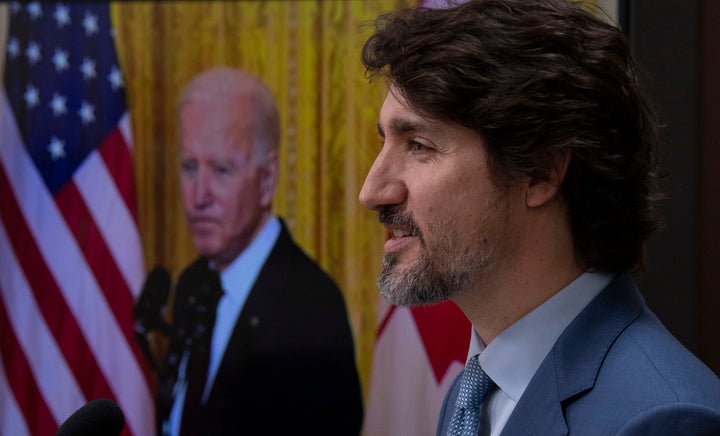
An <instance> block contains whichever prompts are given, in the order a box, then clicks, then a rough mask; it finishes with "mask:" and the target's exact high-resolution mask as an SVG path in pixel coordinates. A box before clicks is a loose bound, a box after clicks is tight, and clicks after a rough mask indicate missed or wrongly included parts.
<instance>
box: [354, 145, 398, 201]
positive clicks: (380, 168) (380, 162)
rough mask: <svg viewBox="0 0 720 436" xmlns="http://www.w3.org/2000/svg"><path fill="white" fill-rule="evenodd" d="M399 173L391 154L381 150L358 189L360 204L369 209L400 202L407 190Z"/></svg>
mask: <svg viewBox="0 0 720 436" xmlns="http://www.w3.org/2000/svg"><path fill="white" fill-rule="evenodd" d="M401 175H402V172H401V170H400V168H398V166H396V165H393V163H392V158H391V156H390V155H389V154H388V153H387V152H386V151H385V150H383V151H381V152H380V154H379V155H378V156H377V158H376V159H375V162H373V164H372V167H370V171H369V172H368V174H367V177H365V183H363V186H362V189H360V195H359V197H358V200H359V201H360V204H362V205H363V206H365V207H366V208H368V209H370V210H377V209H378V208H380V207H382V206H387V205H396V204H402V203H403V202H404V201H405V197H406V196H407V190H406V187H405V184H404V183H403V181H402V177H401Z"/></svg>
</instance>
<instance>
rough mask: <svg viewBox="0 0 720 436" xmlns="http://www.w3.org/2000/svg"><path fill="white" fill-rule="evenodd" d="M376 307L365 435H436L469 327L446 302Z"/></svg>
mask: <svg viewBox="0 0 720 436" xmlns="http://www.w3.org/2000/svg"><path fill="white" fill-rule="evenodd" d="M380 301H381V303H380V308H379V316H378V320H379V324H378V333H377V338H376V340H375V353H374V355H373V364H372V374H371V378H370V387H369V393H368V400H367V408H366V409H367V410H366V413H365V427H364V434H365V435H366V436H386V435H387V436H398V435H413V436H423V435H428V436H432V435H435V431H436V428H437V420H438V416H439V414H440V407H441V406H442V402H443V399H444V398H445V393H446V392H447V391H448V388H449V387H450V384H451V383H452V381H453V380H454V379H455V377H456V376H457V375H458V373H459V372H460V370H462V368H463V366H464V365H465V359H466V357H467V350H468V345H469V343H470V332H471V326H470V322H469V321H468V320H467V318H465V315H464V314H463V313H462V312H461V311H460V309H458V307H457V306H456V305H455V304H454V303H451V302H445V303H441V304H438V305H434V306H420V307H413V308H406V307H399V306H394V305H391V304H389V303H387V302H386V301H385V300H384V299H382V298H381V300H380Z"/></svg>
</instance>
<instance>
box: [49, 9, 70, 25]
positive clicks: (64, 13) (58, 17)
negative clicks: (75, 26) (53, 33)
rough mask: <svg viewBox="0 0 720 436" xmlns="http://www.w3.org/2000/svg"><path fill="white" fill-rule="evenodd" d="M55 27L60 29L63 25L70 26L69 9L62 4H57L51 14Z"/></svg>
mask: <svg viewBox="0 0 720 436" xmlns="http://www.w3.org/2000/svg"><path fill="white" fill-rule="evenodd" d="M53 17H54V18H55V22H56V23H57V26H58V27H60V28H62V27H63V26H65V25H68V24H70V9H68V7H67V6H65V5H63V4H58V5H57V7H56V8H55V13H54V14H53Z"/></svg>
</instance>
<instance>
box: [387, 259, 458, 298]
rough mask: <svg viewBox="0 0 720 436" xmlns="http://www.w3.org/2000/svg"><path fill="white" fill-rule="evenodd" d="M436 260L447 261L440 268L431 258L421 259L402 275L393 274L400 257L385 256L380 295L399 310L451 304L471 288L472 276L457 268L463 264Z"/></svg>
mask: <svg viewBox="0 0 720 436" xmlns="http://www.w3.org/2000/svg"><path fill="white" fill-rule="evenodd" d="M434 258H435V259H443V261H442V262H440V263H441V264H440V265H438V264H437V263H436V262H433V261H432V259H430V256H427V255H421V256H420V259H419V260H418V261H417V262H415V263H414V264H413V265H412V266H410V267H409V268H408V270H407V271H405V272H403V273H398V272H393V271H392V268H393V266H394V265H395V264H396V263H397V254H395V253H388V254H385V256H384V257H383V268H382V271H381V272H380V277H379V278H378V282H377V285H378V290H379V291H380V295H382V296H383V297H384V298H385V299H386V300H387V301H389V302H390V303H392V304H396V305H398V306H420V305H426V304H436V303H440V302H442V301H445V300H448V299H449V298H450V297H452V296H453V295H456V294H458V293H460V292H462V291H463V290H464V289H465V288H467V287H468V285H469V284H468V282H469V279H470V276H471V275H472V274H470V271H469V269H468V268H462V267H460V268H457V266H458V265H463V263H462V262H452V261H450V259H449V256H442V255H440V256H434Z"/></svg>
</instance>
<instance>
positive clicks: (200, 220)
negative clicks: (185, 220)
mask: <svg viewBox="0 0 720 436" xmlns="http://www.w3.org/2000/svg"><path fill="white" fill-rule="evenodd" d="M189 221H190V226H191V227H205V226H209V225H213V224H216V222H217V221H216V220H215V219H213V218H210V217H192V218H190V219H189Z"/></svg>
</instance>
